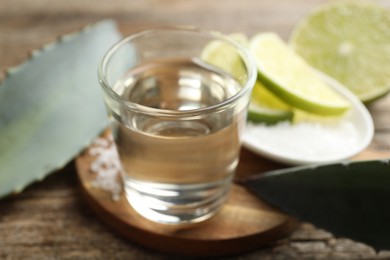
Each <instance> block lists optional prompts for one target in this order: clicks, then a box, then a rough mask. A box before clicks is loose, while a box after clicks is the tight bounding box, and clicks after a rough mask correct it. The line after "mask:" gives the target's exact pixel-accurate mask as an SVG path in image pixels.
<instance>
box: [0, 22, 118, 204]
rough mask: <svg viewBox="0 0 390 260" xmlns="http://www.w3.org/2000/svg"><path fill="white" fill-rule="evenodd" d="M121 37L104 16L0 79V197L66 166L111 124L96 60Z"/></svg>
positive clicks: (36, 54) (50, 46) (45, 48)
mask: <svg viewBox="0 0 390 260" xmlns="http://www.w3.org/2000/svg"><path fill="white" fill-rule="evenodd" d="M120 38H121V35H120V34H119V33H118V31H117V29H116V25H115V23H114V22H112V21H103V22H100V23H98V24H96V25H94V26H90V27H88V28H85V29H83V30H82V31H80V32H77V33H74V34H70V35H65V36H63V37H62V38H61V39H60V40H59V41H58V42H55V43H52V44H49V45H46V46H44V47H43V48H42V49H41V50H37V51H35V52H33V55H32V58H31V59H28V60H27V61H26V62H24V63H23V64H21V65H20V66H18V67H16V68H13V69H12V70H10V71H9V74H8V77H7V78H6V79H5V80H4V81H3V82H2V84H1V85H0V197H1V196H4V195H6V194H8V193H10V192H19V191H21V190H22V189H23V188H24V187H26V186H27V185H28V184H30V183H32V182H33V181H35V180H39V179H42V178H44V177H45V176H46V175H47V174H49V173H51V172H53V171H54V170H56V169H59V168H61V167H63V166H64V165H65V164H67V163H68V162H69V161H71V160H72V159H73V158H74V156H76V155H77V154H78V153H79V152H80V151H81V150H82V149H83V148H84V147H85V146H86V145H88V144H89V143H90V142H91V140H92V139H93V138H94V137H95V136H96V135H98V134H99V133H100V132H101V131H102V130H103V129H104V128H105V127H106V126H107V121H108V120H107V116H106V112H105V108H104V103H103V97H102V91H101V89H100V86H99V83H98V79H97V66H98V63H99V61H100V60H101V58H102V56H103V55H104V53H105V52H106V51H107V50H108V48H109V47H110V46H111V45H112V44H114V43H115V42H117V41H118V40H119V39H120Z"/></svg>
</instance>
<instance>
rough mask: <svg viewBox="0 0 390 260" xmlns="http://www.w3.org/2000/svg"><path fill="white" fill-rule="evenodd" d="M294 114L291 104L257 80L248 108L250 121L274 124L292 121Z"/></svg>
mask: <svg viewBox="0 0 390 260" xmlns="http://www.w3.org/2000/svg"><path fill="white" fill-rule="evenodd" d="M293 115H294V113H293V112H292V108H291V107H290V106H289V105H287V104H286V103H284V102H283V101H281V100H280V99H279V98H278V97H276V96H275V95H274V94H273V93H272V92H270V91H269V90H268V89H267V88H266V87H264V85H263V84H261V83H260V82H259V81H256V84H255V86H254V87H253V90H252V97H251V102H250V104H249V109H248V120H249V121H251V122H254V123H264V124H267V125H273V124H276V123H278V122H280V121H287V120H288V121H292V119H293Z"/></svg>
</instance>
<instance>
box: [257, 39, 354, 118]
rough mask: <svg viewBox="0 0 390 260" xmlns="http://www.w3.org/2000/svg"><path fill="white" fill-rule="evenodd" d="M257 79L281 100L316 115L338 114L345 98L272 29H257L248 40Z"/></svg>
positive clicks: (343, 109) (341, 111)
mask: <svg viewBox="0 0 390 260" xmlns="http://www.w3.org/2000/svg"><path fill="white" fill-rule="evenodd" d="M250 50H251V52H252V54H253V55H254V57H255V60H256V63H257V67H258V71H259V80H260V81H261V82H262V83H263V84H264V86H266V87H267V88H268V89H269V90H270V91H271V92H273V93H274V94H275V95H277V96H278V97H279V98H280V99H281V100H283V101H284V102H286V103H288V104H290V105H292V106H294V107H296V108H299V109H302V110H304V111H307V112H310V113H314V114H320V115H340V114H342V113H344V112H345V111H346V110H348V108H349V107H350V104H349V102H348V101H347V100H346V99H344V98H343V97H342V96H341V95H339V94H338V93H337V92H335V91H334V90H333V89H332V88H331V87H330V86H329V85H327V84H326V83H325V82H324V81H323V80H322V79H321V78H320V76H319V75H318V74H317V72H316V71H315V70H314V69H313V68H312V67H311V66H310V65H309V64H307V63H306V62H305V60H303V59H302V58H301V57H300V56H298V55H297V54H295V53H294V52H293V51H292V50H291V49H290V48H289V47H288V46H287V45H286V44H285V43H284V42H283V40H281V39H280V37H279V36H278V35H276V34H275V33H261V34H258V35H256V36H255V37H254V38H253V39H252V40H251V42H250Z"/></svg>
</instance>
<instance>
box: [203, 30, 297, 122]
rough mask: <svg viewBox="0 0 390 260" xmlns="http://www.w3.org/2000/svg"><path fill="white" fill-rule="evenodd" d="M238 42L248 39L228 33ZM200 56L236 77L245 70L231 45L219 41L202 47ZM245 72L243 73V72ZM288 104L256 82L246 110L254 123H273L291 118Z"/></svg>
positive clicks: (243, 43) (239, 34)
mask: <svg viewBox="0 0 390 260" xmlns="http://www.w3.org/2000/svg"><path fill="white" fill-rule="evenodd" d="M229 36H230V37H231V38H232V39H233V40H235V41H237V42H238V43H240V44H242V45H244V46H248V45H249V40H248V38H247V37H246V35H245V34H242V33H235V34H231V35H229ZM201 58H202V59H203V60H205V61H207V62H208V63H210V64H213V65H214V66H216V67H219V68H222V69H224V70H226V71H229V72H230V73H232V74H233V76H235V77H236V78H237V77H239V75H242V74H243V73H242V72H243V70H245V67H244V64H243V63H242V60H241V57H240V56H239V55H238V53H237V52H236V51H235V50H234V49H233V48H232V46H230V45H228V44H226V43H223V42H221V41H212V42H210V43H209V44H207V45H206V47H205V48H204V49H203V51H202V54H201ZM244 74H245V73H244ZM290 110H291V109H290V108H289V106H288V105H285V104H284V103H283V102H282V101H280V100H278V98H277V97H275V96H274V95H273V94H272V93H271V92H269V91H268V90H267V89H266V88H265V87H264V86H262V84H260V83H259V82H256V85H255V86H254V88H253V91H252V98H251V103H250V106H249V110H248V120H250V121H252V122H254V123H264V124H275V123H277V122H280V121H284V120H291V119H292V117H293V113H292V112H291V111H290Z"/></svg>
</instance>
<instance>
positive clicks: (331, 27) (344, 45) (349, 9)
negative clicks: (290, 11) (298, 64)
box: [290, 1, 390, 103]
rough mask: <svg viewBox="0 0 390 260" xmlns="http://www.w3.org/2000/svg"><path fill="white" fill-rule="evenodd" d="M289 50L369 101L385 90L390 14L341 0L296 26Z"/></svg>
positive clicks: (388, 86)
mask: <svg viewBox="0 0 390 260" xmlns="http://www.w3.org/2000/svg"><path fill="white" fill-rule="evenodd" d="M290 42H291V45H292V47H293V49H294V50H295V51H296V52H297V53H298V54H299V55H301V56H302V57H303V58H304V59H305V60H306V61H307V62H308V63H310V64H311V65H312V66H313V67H315V68H316V69H318V70H320V71H323V72H324V73H326V74H328V75H330V76H331V77H333V78H335V79H336V80H338V81H339V82H340V83H342V84H343V85H345V86H346V87H347V88H349V90H351V91H352V92H353V93H354V94H355V95H357V96H358V98H359V99H360V100H361V101H363V102H365V103H368V102H370V101H373V100H375V99H377V98H379V97H381V96H383V95H385V94H386V93H388V92H389V91H390V72H389V68H390V12H389V11H388V10H386V9H384V8H382V7H380V6H376V5H374V4H370V3H362V2H353V1H342V2H337V3H332V4H326V5H323V6H321V7H319V8H318V9H316V10H314V11H312V12H311V13H309V14H308V15H307V16H306V17H305V18H304V19H303V20H302V21H301V22H300V23H299V24H298V26H297V27H296V28H295V30H294V32H293V34H292V36H291V39H290Z"/></svg>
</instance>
